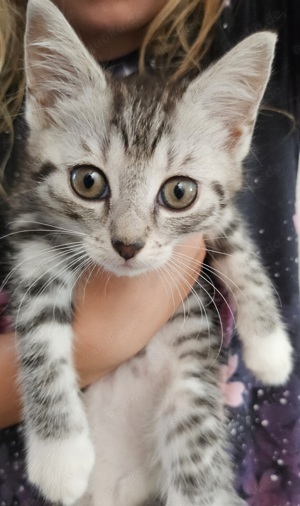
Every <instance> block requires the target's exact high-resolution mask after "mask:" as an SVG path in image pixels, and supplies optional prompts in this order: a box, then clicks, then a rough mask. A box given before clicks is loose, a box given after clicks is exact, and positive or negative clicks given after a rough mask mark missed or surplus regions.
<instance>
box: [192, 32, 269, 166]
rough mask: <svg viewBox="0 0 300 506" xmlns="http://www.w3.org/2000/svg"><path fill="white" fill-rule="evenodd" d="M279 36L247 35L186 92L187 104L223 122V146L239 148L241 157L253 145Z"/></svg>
mask: <svg viewBox="0 0 300 506" xmlns="http://www.w3.org/2000/svg"><path fill="white" fill-rule="evenodd" d="M276 39H277V37H276V35H275V34H273V33H271V32H260V33H256V34H254V35H251V36H250V37H247V38H246V39H245V40H243V41H242V42H241V43H239V44H238V45H237V46H235V47H234V48H233V49H232V50H231V51H229V52H228V53H227V54H226V55H225V56H223V58H221V59H220V60H219V61H218V62H217V63H216V64H213V65H212V66H211V67H210V68H208V69H207V70H206V71H205V72H204V73H203V74H202V75H200V76H199V77H198V78H196V79H195V80H194V81H193V82H192V83H191V84H190V86H189V87H188V89H187V91H186V93H185V96H184V100H185V101H186V102H185V103H186V107H188V105H187V104H188V103H189V104H192V105H193V108H194V110H195V112H196V111H197V109H198V107H199V108H201V110H203V109H204V111H206V113H207V114H208V118H209V120H210V121H211V122H214V126H215V125H216V123H218V124H219V129H218V133H217V135H219V141H220V142H221V145H222V147H224V146H225V147H226V148H228V149H230V150H235V151H234V154H235V155H236V156H237V158H238V159H240V160H242V159H243V158H244V157H245V156H246V154H247V153H248V151H249V149H250V142H251V137H252V133H253V128H254V124H255V120H256V116H257V112H258V107H259V104H260V101H261V99H262V97H263V94H264V91H265V88H266V85H267V82H268V80H269V77H270V73H271V66H272V61H273V57H274V50H275V44H276ZM197 106H198V107H197ZM189 107H190V106H189ZM198 111H199V112H200V109H198ZM193 114H195V113H193Z"/></svg>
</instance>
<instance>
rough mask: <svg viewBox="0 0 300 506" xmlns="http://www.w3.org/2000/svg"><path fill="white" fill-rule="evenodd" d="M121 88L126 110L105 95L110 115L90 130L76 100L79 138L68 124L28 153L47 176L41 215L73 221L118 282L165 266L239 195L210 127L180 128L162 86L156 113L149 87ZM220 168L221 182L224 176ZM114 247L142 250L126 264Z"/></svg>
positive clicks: (40, 137)
mask: <svg viewBox="0 0 300 506" xmlns="http://www.w3.org/2000/svg"><path fill="white" fill-rule="evenodd" d="M154 87H156V88H154ZM122 88H123V90H122V95H126V100H124V102H123V103H124V106H123V108H120V105H119V104H120V101H119V95H120V93H121V92H120V90H114V89H113V88H111V89H108V90H107V95H108V97H107V100H106V101H105V102H106V104H107V105H106V116H103V115H101V121H98V118H97V115H95V118H94V119H95V121H94V122H93V124H92V125H91V124H89V122H88V121H87V117H86V114H83V113H82V111H86V110H87V108H88V106H89V104H88V103H87V104H84V96H82V97H78V98H77V100H78V102H79V103H80V108H78V107H77V108H76V101H73V103H72V104H70V111H71V110H72V111H73V115H74V118H76V124H77V125H76V129H77V134H76V135H74V128H72V129H70V128H69V126H68V120H67V121H66V127H65V128H58V127H57V125H55V126H53V127H52V126H51V127H50V128H47V129H45V130H41V131H39V132H38V131H32V132H31V134H30V138H29V146H28V150H29V152H30V154H31V156H32V157H33V158H34V159H35V160H36V178H38V177H40V176H41V177H42V182H41V183H40V184H39V186H38V189H37V195H38V198H39V199H40V201H41V203H43V204H42V205H41V207H43V209H45V207H44V206H46V207H47V212H48V213H49V215H50V216H51V215H52V216H53V217H56V216H57V218H55V219H60V218H59V216H58V215H61V216H64V226H65V227H70V228H72V227H73V222H74V219H75V220H76V226H77V227H79V228H78V230H80V231H81V232H84V233H85V234H86V236H85V237H84V238H83V244H84V247H85V248H86V251H87V252H88V254H89V256H90V257H91V258H92V259H93V260H94V261H96V262H97V263H99V264H100V265H102V266H105V267H106V268H107V269H109V270H111V271H113V272H115V273H116V274H119V275H124V274H127V275H134V274H138V273H141V272H144V271H146V270H149V269H156V268H159V267H160V266H162V265H163V264H164V263H165V262H166V261H167V260H168V259H169V258H170V256H171V254H172V251H173V247H174V245H175V244H176V243H177V242H178V241H180V240H181V239H182V238H183V237H184V236H185V235H187V234H191V233H194V232H199V231H200V232H202V231H205V230H207V229H208V228H212V227H213V225H214V224H215V223H216V222H218V220H219V218H220V213H221V212H223V209H224V206H225V205H226V202H227V201H228V200H229V199H230V197H231V194H232V191H230V189H228V188H227V186H229V188H230V183H228V181H227V180H226V177H225V175H226V173H227V174H230V170H229V169H230V159H229V157H228V162H227V157H226V156H224V154H219V155H218V153H215V154H214V152H213V151H214V150H213V147H212V146H211V145H210V144H211V143H209V137H210V135H211V133H209V132H206V131H205V128H203V131H199V132H197V133H195V132H194V133H193V129H190V130H189V131H186V130H185V129H184V128H182V127H181V123H180V121H179V117H178V116H179V114H180V111H179V110H177V108H176V105H175V104H174V103H173V104H170V97H169V92H168V90H167V89H166V90H165V91H164V93H163V96H159V95H160V91H159V83H156V82H155V81H153V82H152V94H151V99H155V103H156V104H157V106H156V107H152V110H150V109H149V107H148V106H149V96H148V95H146V97H144V99H143V98H141V97H142V95H143V93H144V91H145V90H143V89H142V87H141V88H140V89H138V90H137V89H136V86H134V89H132V90H131V89H130V87H125V86H123V87H122ZM117 95H118V96H117ZM135 96H139V97H140V103H139V104H136V103H135V98H134V97H135ZM89 98H90V97H89ZM91 100H92V102H93V104H94V109H97V108H98V109H99V111H102V109H103V102H102V100H100V101H99V100H97V90H95V96H94V97H92V98H91ZM162 104H164V105H165V106H166V107H163V106H162ZM167 106H168V107H167ZM116 108H118V109H117V110H116ZM164 109H166V110H164ZM116 118H117V119H116ZM138 120H139V121H140V124H137V123H138ZM133 124H134V125H137V126H136V128H135V130H134V128H133ZM203 124H204V120H203ZM79 125H81V127H80V128H79ZM193 136H194V137H193ZM137 137H140V139H138V141H137V142H136V141H135V140H134V139H136V138H137ZM141 144H143V147H142V149H141ZM38 153H40V154H39V155H38ZM226 162H227V163H228V167H227V170H223V169H224V168H226V167H224V164H225V163H226ZM221 167H222V174H223V176H222V177H217V176H216V174H217V173H218V171H219V168H221ZM38 174H40V176H38ZM45 174H47V175H46V177H44V175H45ZM85 178H90V179H91V182H90V183H91V188H86V187H85V184H84V180H85ZM103 184H104V185H105V188H106V189H105V190H104V193H103V197H102V196H101V191H103ZM98 186H99V188H100V193H99V191H98V190H97V187H98ZM174 192H175V193H174ZM178 192H179V193H178ZM176 193H177V195H178V197H179V198H176ZM94 195H96V196H97V195H99V196H98V197H96V198H95V197H94ZM172 206H173V207H172ZM112 241H120V242H122V243H124V244H125V245H132V244H137V243H140V244H143V247H142V248H141V249H140V250H139V251H138V252H137V253H136V255H135V256H134V257H133V258H131V259H127V260H126V259H124V258H123V257H122V256H121V255H120V254H119V252H118V251H117V250H116V249H115V248H114V247H113V244H112Z"/></svg>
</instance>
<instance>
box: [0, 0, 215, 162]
mask: <svg viewBox="0 0 300 506" xmlns="http://www.w3.org/2000/svg"><path fill="white" fill-rule="evenodd" d="M26 4H27V2H26V0H0V133H1V132H8V133H9V135H10V140H11V144H12V142H13V121H14V118H15V117H16V115H17V114H18V111H19V110H20V106H21V104H22V102H23V99H24V92H25V83H24V72H23V35H24V20H25V10H26ZM221 10H222V0H167V2H166V5H165V6H164V7H163V9H162V10H161V12H160V13H159V14H158V15H157V16H156V17H155V19H154V20H153V21H152V23H151V24H150V26H149V29H148V31H147V33H146V36H145V39H144V42H143V45H142V48H141V52H140V64H139V68H140V72H144V70H145V61H148V59H151V60H153V61H154V63H155V67H156V68H157V69H159V70H160V71H161V73H163V71H164V70H165V74H168V75H169V76H171V77H173V78H174V79H175V78H180V77H182V76H184V75H185V74H186V73H188V72H189V71H192V70H195V69H198V68H199V65H200V62H201V59H202V58H203V56H204V55H205V53H206V51H207V48H208V45H209V42H210V39H211V34H212V28H213V26H214V23H215V21H216V19H217V18H218V16H219V14H220V12H221ZM6 158H7V157H6ZM2 165H4V164H3V162H2ZM2 170H3V168H2Z"/></svg>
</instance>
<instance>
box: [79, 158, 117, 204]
mask: <svg viewBox="0 0 300 506" xmlns="http://www.w3.org/2000/svg"><path fill="white" fill-rule="evenodd" d="M70 181H71V186H72V188H73V190H74V192H75V193H77V195H79V197H82V198H83V199H90V200H99V199H104V198H105V197H107V196H108V194H109V186H108V182H107V179H106V177H105V176H104V174H103V172H102V171H101V170H100V169H97V168H95V167H93V166H92V165H78V166H77V167H75V168H74V169H73V170H72V171H71V179H70Z"/></svg>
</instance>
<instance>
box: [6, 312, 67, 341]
mask: <svg viewBox="0 0 300 506" xmlns="http://www.w3.org/2000/svg"><path fill="white" fill-rule="evenodd" d="M51 322H55V323H61V324H70V323H72V313H71V310H70V309H69V308H68V309H65V308H59V307H57V306H54V307H53V306H48V307H45V308H44V309H43V310H42V311H41V312H40V313H39V314H37V315H36V316H35V317H34V318H32V319H31V320H30V321H29V322H24V323H22V322H19V323H18V324H17V325H16V330H17V332H18V333H19V334H21V335H24V334H27V333H28V332H31V331H32V330H34V329H35V328H36V327H38V326H39V325H43V324H44V323H51Z"/></svg>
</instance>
